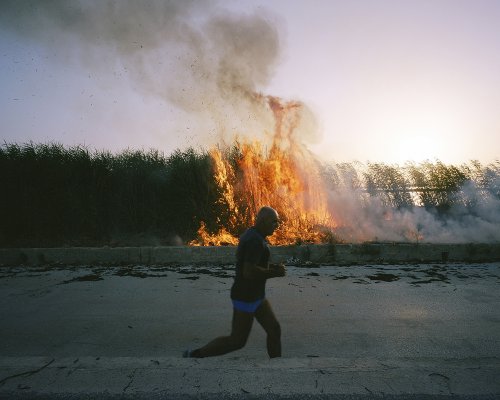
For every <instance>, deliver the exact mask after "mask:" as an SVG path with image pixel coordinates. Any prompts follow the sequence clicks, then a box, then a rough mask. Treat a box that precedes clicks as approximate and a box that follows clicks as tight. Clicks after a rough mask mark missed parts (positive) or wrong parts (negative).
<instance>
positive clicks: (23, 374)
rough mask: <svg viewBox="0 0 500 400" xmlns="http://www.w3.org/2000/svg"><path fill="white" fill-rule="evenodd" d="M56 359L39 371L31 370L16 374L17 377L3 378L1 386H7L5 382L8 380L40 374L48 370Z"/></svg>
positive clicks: (0, 381)
mask: <svg viewBox="0 0 500 400" xmlns="http://www.w3.org/2000/svg"><path fill="white" fill-rule="evenodd" d="M55 360H56V359H55V358H53V359H52V360H50V361H49V362H48V363H47V364H45V365H42V366H41V367H40V368H38V369H34V370H31V371H26V372H21V373H19V374H15V375H10V376H7V377H6V378H3V379H2V380H0V386H3V385H4V384H5V382H7V381H8V380H10V379H14V378H18V377H20V376H31V375H35V374H37V373H38V372H40V371H42V370H43V369H45V368H47V367H48V366H49V365H50V364H52V363H53V362H54V361H55Z"/></svg>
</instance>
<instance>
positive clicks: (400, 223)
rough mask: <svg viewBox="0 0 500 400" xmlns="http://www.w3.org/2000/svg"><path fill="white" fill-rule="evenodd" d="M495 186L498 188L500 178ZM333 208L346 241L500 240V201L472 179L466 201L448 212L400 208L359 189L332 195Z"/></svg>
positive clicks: (336, 191)
mask: <svg viewBox="0 0 500 400" xmlns="http://www.w3.org/2000/svg"><path fill="white" fill-rule="evenodd" d="M496 180H497V183H496V184H495V183H494V182H493V183H492V185H491V188H494V187H498V183H500V176H497V178H496ZM329 194H330V197H329V207H330V210H331V213H332V215H333V216H334V219H335V221H336V222H337V224H338V226H337V228H335V230H334V233H335V234H336V235H337V236H338V238H339V239H341V240H344V241H346V242H365V241H389V242H412V243H415V242H426V243H474V242H475V243H492V242H498V241H500V198H499V197H498V195H495V193H494V191H493V190H485V189H484V188H481V187H479V186H478V185H477V184H476V183H475V182H472V181H467V182H466V183H465V184H464V185H463V186H462V187H461V189H460V193H459V196H460V201H457V202H456V203H454V204H453V205H452V206H451V208H450V209H449V210H448V211H447V212H446V213H439V212H438V211H437V210H436V209H435V208H432V207H431V208H425V207H422V206H413V207H408V208H401V209H397V208H394V207H391V206H389V205H387V204H385V201H384V199H383V198H382V196H381V195H374V196H372V195H369V194H367V193H366V191H364V190H362V189H359V188H353V187H348V186H344V187H336V188H332V189H331V190H330V192H329Z"/></svg>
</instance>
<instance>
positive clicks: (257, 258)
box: [184, 207, 285, 358]
mask: <svg viewBox="0 0 500 400" xmlns="http://www.w3.org/2000/svg"><path fill="white" fill-rule="evenodd" d="M278 225H279V216H278V213H277V212H276V210H274V209H273V208H271V207H262V208H261V209H260V210H259V212H258V213H257V216H256V218H255V225H254V226H253V227H251V228H249V229H247V231H246V232H245V233H244V234H243V235H242V236H241V237H240V241H239V244H238V249H237V251H236V276H235V278H234V283H233V286H232V288H231V300H232V302H233V322H232V329H231V334H230V335H229V336H221V337H218V338H216V339H214V340H212V341H211V342H210V343H208V344H207V345H205V346H203V347H201V348H199V349H196V350H193V351H189V350H186V351H185V352H184V357H196V358H201V357H212V356H219V355H222V354H226V353H229V352H231V351H235V350H238V349H241V348H242V347H243V346H245V344H246V342H247V339H248V336H249V334H250V330H251V329H252V324H253V320H254V318H255V319H256V320H257V322H259V324H261V325H262V327H263V328H264V330H265V331H266V334H267V353H268V354H269V357H271V358H274V357H281V328H280V324H279V322H278V321H277V319H276V317H275V315H274V313H273V310H272V309H271V305H270V304H269V301H268V300H267V299H266V294H265V287H266V281H267V279H269V278H274V277H282V276H285V267H284V266H283V265H282V264H270V263H269V256H270V252H269V245H268V244H267V241H266V237H267V236H270V235H272V234H273V232H274V231H275V230H276V228H277V227H278Z"/></svg>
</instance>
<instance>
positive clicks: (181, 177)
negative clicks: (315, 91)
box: [0, 98, 500, 247]
mask: <svg viewBox="0 0 500 400" xmlns="http://www.w3.org/2000/svg"><path fill="white" fill-rule="evenodd" d="M267 101H268V102H269V104H270V106H271V107H272V108H273V110H274V112H275V113H276V118H277V120H278V122H279V121H281V122H283V124H281V123H278V124H277V130H276V133H275V135H274V136H273V140H272V141H271V142H270V143H269V144H268V145H263V144H262V143H261V142H257V141H255V142H252V141H248V140H241V141H239V140H238V139H236V140H235V141H234V142H233V143H231V144H226V145H219V146H218V147H213V148H211V149H201V148H200V149H194V148H188V149H185V150H177V151H175V152H173V153H172V154H168V155H166V154H163V153H162V152H160V151H159V150H149V151H135V150H127V151H124V152H122V153H119V154H112V153H110V152H106V151H96V150H91V149H89V148H86V147H83V146H77V147H64V146H62V145H60V144H57V143H47V144H34V143H26V144H12V143H11V144H7V143H5V144H4V145H2V146H1V147H0V187H1V188H2V195H1V196H0V199H1V200H0V201H1V206H0V212H1V216H0V220H1V229H0V246H2V247H28V246H35V247H51V246H103V245H108V246H125V245H151V246H156V245H183V244H188V245H232V244H235V243H236V242H237V238H238V236H239V235H240V234H241V233H242V231H243V230H244V229H245V228H246V227H247V226H248V225H250V224H251V223H252V218H253V215H254V214H255V212H256V210H257V209H258V208H259V207H261V206H263V205H271V206H273V207H275V208H276V209H277V210H278V212H279V213H280V216H281V218H282V224H281V226H280V228H279V229H278V231H277V232H276V233H275V234H274V235H273V236H272V237H271V238H270V242H271V243H272V244H276V245H279V244H295V243H298V244H300V243H328V242H330V243H332V242H334V243H343V242H344V243H345V242H366V241H390V242H441V243H443V242H446V243H460V242H495V241H499V240H500V163H499V162H498V161H497V162H495V163H492V164H488V165H483V164H481V163H480V162H477V161H471V162H469V163H467V164H462V165H445V164H443V163H442V162H439V161H434V162H423V163H419V164H415V163H407V164H405V165H403V166H400V165H387V164H381V163H366V164H362V163H356V162H353V163H337V164H335V163H332V164H325V163H322V162H320V161H318V160H317V159H315V158H314V157H313V156H312V155H311V154H310V153H309V152H308V151H306V150H305V149H304V148H303V147H300V146H296V144H295V143H293V141H290V140H288V139H287V137H286V135H284V134H283V133H284V132H285V131H286V129H287V128H286V126H285V125H286V124H284V122H286V121H283V120H281V119H280V114H281V113H283V112H284V111H285V109H287V108H288V109H289V108H293V107H294V104H293V103H287V104H280V103H278V102H276V101H275V100H273V99H272V98H270V99H267ZM289 122H290V121H288V122H287V123H288V124H289Z"/></svg>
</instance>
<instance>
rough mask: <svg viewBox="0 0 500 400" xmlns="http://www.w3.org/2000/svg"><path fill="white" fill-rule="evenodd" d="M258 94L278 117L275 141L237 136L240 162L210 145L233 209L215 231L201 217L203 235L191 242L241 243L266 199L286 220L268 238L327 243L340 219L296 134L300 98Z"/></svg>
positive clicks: (218, 180)
mask: <svg viewBox="0 0 500 400" xmlns="http://www.w3.org/2000/svg"><path fill="white" fill-rule="evenodd" d="M259 100H261V101H266V102H267V105H268V107H269V108H270V109H271V111H272V112H273V115H274V118H275V132H274V135H273V140H272V144H271V146H270V148H269V149H266V148H265V147H264V146H263V144H262V143H260V142H257V141H254V142H248V141H244V142H241V143H240V142H236V145H235V148H234V149H233V154H234V153H236V155H237V156H236V163H234V162H233V163H231V161H230V159H229V158H228V157H227V156H225V155H224V153H223V152H222V151H221V150H220V149H216V148H213V149H212V150H211V151H210V156H211V158H212V161H213V168H214V173H215V176H214V178H215V182H216V184H217V185H218V187H219V190H220V191H221V193H222V198H221V199H220V200H219V201H220V202H223V203H224V204H225V205H226V206H227V208H228V209H229V214H230V218H229V221H228V222H227V224H226V226H225V227H223V228H220V230H219V232H217V233H215V234H210V233H209V232H207V229H206V226H205V224H204V223H202V224H201V226H200V229H199V230H198V236H199V238H198V239H197V240H194V241H192V242H191V243H190V245H202V246H207V245H221V244H236V243H237V241H238V240H237V236H238V235H239V234H240V233H241V231H242V229H244V228H245V227H248V226H250V225H251V224H252V223H253V217H254V216H255V214H256V213H257V211H258V210H259V209H260V207H262V206H266V205H267V206H271V207H273V208H275V209H276V210H277V211H278V213H279V215H280V217H281V220H282V224H281V226H280V227H279V228H278V229H277V230H276V232H275V233H274V235H273V236H271V237H269V238H268V239H269V242H270V243H271V244H274V245H285V244H294V243H297V242H305V243H322V242H325V241H327V238H328V235H329V233H330V232H331V230H332V229H333V228H334V227H335V225H336V224H335V222H334V220H333V218H332V216H331V215H330V213H329V211H328V207H327V197H326V190H325V188H324V186H323V182H322V180H321V177H320V173H319V168H318V164H317V162H316V161H315V159H314V158H313V157H312V155H311V154H310V153H309V151H308V150H307V149H306V148H305V147H304V145H303V144H302V143H300V142H299V141H298V140H297V139H296V138H295V136H294V134H295V132H294V130H295V128H296V127H297V124H298V122H299V121H300V111H301V104H300V103H297V102H289V103H286V104H283V103H282V102H281V101H280V100H279V99H278V98H275V97H262V96H260V97H259Z"/></svg>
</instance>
